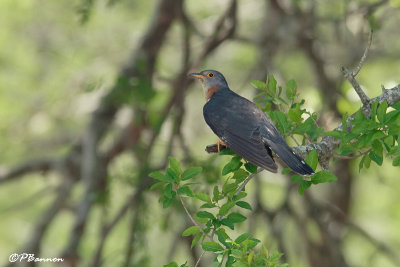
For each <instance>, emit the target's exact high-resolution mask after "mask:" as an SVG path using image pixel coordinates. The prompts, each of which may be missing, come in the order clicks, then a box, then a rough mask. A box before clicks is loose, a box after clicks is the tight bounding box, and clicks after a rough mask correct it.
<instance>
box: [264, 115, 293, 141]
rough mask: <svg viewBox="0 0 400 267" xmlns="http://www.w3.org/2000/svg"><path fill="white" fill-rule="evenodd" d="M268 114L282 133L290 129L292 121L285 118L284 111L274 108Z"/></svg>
mask: <svg viewBox="0 0 400 267" xmlns="http://www.w3.org/2000/svg"><path fill="white" fill-rule="evenodd" d="M269 115H270V118H271V119H272V120H273V121H274V122H275V124H276V127H278V129H279V130H280V131H281V133H282V134H283V135H285V134H286V133H288V132H289V131H290V128H291V127H292V123H291V122H289V121H288V120H287V118H286V115H285V113H283V112H281V111H279V110H274V111H272V112H270V113H269Z"/></svg>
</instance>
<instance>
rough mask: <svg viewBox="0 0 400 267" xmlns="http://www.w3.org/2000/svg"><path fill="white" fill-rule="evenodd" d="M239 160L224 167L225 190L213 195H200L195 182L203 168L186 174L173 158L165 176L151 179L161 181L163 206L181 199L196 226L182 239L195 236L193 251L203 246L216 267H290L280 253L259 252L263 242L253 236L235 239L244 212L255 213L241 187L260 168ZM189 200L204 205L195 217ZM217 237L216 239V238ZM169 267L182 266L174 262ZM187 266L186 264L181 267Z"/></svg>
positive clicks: (190, 169) (201, 193)
mask: <svg viewBox="0 0 400 267" xmlns="http://www.w3.org/2000/svg"><path fill="white" fill-rule="evenodd" d="M242 161H243V160H242V159H241V158H239V157H238V156H236V155H235V156H233V157H232V159H231V160H230V161H229V162H228V163H227V164H226V165H225V166H224V168H223V171H222V173H223V175H229V177H228V178H227V179H226V181H225V183H224V185H223V186H222V188H219V187H218V186H217V185H215V186H214V187H213V190H212V194H211V195H209V194H207V193H204V192H202V191H198V189H197V187H196V185H197V184H199V182H192V181H189V180H192V179H193V178H195V177H196V176H198V175H199V174H200V173H201V172H202V168H201V167H190V168H188V169H186V170H184V171H183V170H182V168H181V166H180V164H179V162H178V161H177V160H176V159H174V158H172V157H169V167H168V168H167V169H166V172H165V173H161V172H159V171H156V172H152V173H151V174H150V176H151V177H153V178H154V179H156V180H158V182H156V183H155V184H154V185H153V186H152V188H162V195H161V197H160V202H161V203H162V204H163V207H164V208H167V207H169V206H170V205H171V203H172V202H173V201H174V200H176V199H177V198H178V199H179V200H180V201H181V203H182V205H183V206H184V209H185V210H186V212H187V214H188V216H189V217H190V218H191V220H192V222H193V223H194V225H193V226H190V227H189V228H187V229H186V230H185V231H184V232H183V233H182V236H184V237H187V236H193V241H192V245H191V247H192V248H193V247H194V246H195V245H196V244H198V243H200V247H201V248H202V249H203V251H205V252H210V253H213V254H215V259H214V263H215V266H222V265H223V263H224V264H225V265H224V266H233V267H240V266H276V267H278V266H280V267H283V266H287V265H286V264H281V263H279V259H280V257H281V256H282V254H280V253H278V252H275V251H274V252H271V253H270V252H268V250H267V249H266V247H265V246H263V245H262V246H261V249H256V247H257V245H258V244H259V243H260V240H258V239H256V238H254V237H252V234H251V233H241V234H240V235H238V237H237V238H232V234H231V233H230V232H229V229H230V230H234V229H235V225H237V224H239V223H241V222H244V221H245V220H246V219H247V217H246V216H245V215H243V214H242V213H241V210H243V209H247V210H251V205H250V204H249V203H248V202H246V201H244V200H243V198H245V197H246V196H247V194H246V193H245V192H241V191H239V186H240V184H241V183H242V182H243V181H244V179H246V178H247V177H248V176H249V175H250V174H251V173H254V172H255V170H256V167H255V166H254V165H252V164H249V163H245V164H243V162H242ZM184 198H186V199H197V200H198V201H200V202H201V203H202V205H201V206H200V211H198V212H197V213H196V214H195V215H194V216H192V215H191V214H190V213H189V212H188V211H187V207H186V204H185V202H186V201H185V200H184ZM215 237H216V238H215ZM164 266H167V267H172V266H179V265H178V264H177V263H175V262H171V263H169V264H167V265H164ZM180 266H181V267H184V266H187V265H186V263H184V264H182V265H180Z"/></svg>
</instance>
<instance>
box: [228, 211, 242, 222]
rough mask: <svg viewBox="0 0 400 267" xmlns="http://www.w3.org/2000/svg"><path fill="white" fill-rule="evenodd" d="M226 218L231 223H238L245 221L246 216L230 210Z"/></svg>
mask: <svg viewBox="0 0 400 267" xmlns="http://www.w3.org/2000/svg"><path fill="white" fill-rule="evenodd" d="M227 219H228V220H230V221H231V222H233V223H240V222H243V221H245V220H246V219H247V218H246V216H243V215H242V214H240V213H237V212H232V213H231V214H229V215H228V217H227Z"/></svg>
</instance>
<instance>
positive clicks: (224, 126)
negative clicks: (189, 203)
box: [203, 103, 278, 172]
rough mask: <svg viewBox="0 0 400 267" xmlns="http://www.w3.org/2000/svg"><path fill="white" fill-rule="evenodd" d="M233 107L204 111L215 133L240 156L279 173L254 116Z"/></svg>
mask: <svg viewBox="0 0 400 267" xmlns="http://www.w3.org/2000/svg"><path fill="white" fill-rule="evenodd" d="M246 104H248V103H246ZM233 107H235V106H234V105H232V106H226V107H224V106H218V107H213V106H211V105H209V106H207V107H206V108H205V109H204V112H203V114H204V119H205V121H206V123H207V124H208V125H209V126H210V128H211V129H212V130H213V131H214V133H215V134H216V135H217V136H218V137H219V138H220V139H221V140H222V141H223V142H225V143H226V144H227V145H228V147H229V148H230V149H232V150H233V151H234V152H236V153H237V154H238V155H239V156H241V157H242V158H244V159H245V160H247V161H249V162H250V163H253V164H255V165H257V166H259V167H262V168H264V169H266V170H269V171H271V172H277V169H278V167H277V165H276V164H275V161H274V159H273V158H272V153H271V150H270V149H269V148H268V147H267V146H265V144H264V143H263V140H262V137H261V130H260V127H257V125H255V124H254V123H253V122H254V120H253V118H252V115H253V114H252V113H251V114H247V113H246V112H244V110H243V109H242V110H239V111H238V110H237V109H236V108H233ZM239 107H240V106H239ZM216 108H218V111H216V110H215V109H216Z"/></svg>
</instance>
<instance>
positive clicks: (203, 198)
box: [196, 192, 211, 203]
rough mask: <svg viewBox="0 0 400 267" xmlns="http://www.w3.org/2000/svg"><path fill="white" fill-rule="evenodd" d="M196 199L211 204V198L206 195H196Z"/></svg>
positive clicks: (200, 193) (201, 193)
mask: <svg viewBox="0 0 400 267" xmlns="http://www.w3.org/2000/svg"><path fill="white" fill-rule="evenodd" d="M196 198H197V199H200V200H201V201H204V202H208V203H211V199H210V196H209V195H207V194H206V193H203V192H199V193H197V194H196Z"/></svg>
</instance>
